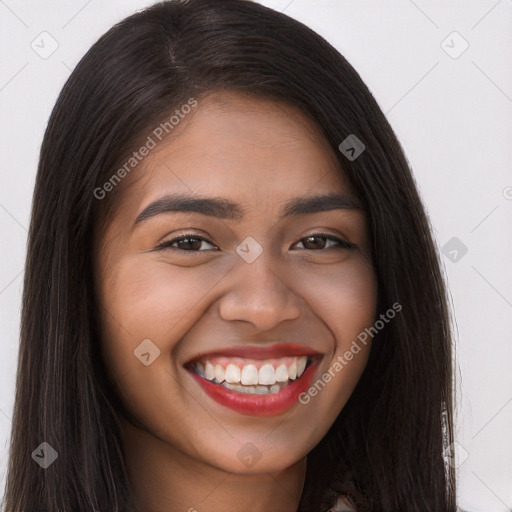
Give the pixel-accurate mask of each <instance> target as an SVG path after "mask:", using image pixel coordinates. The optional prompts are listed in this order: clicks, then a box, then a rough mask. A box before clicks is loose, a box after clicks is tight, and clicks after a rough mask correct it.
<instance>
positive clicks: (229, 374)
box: [224, 364, 240, 384]
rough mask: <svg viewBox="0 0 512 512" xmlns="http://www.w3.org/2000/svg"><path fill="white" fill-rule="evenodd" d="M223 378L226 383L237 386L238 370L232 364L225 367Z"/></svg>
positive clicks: (238, 380)
mask: <svg viewBox="0 0 512 512" xmlns="http://www.w3.org/2000/svg"><path fill="white" fill-rule="evenodd" d="M224 378H225V379H226V382H229V383H231V384H238V383H239V382H240V368H239V367H238V366H235V365H234V364H228V365H227V366H226V373H225V375H224Z"/></svg>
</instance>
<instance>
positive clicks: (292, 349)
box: [189, 343, 322, 364]
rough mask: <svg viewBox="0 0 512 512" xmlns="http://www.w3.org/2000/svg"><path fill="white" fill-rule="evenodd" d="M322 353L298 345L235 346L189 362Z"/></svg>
mask: <svg viewBox="0 0 512 512" xmlns="http://www.w3.org/2000/svg"><path fill="white" fill-rule="evenodd" d="M321 355H322V354H321V352H318V351H316V350H313V349H311V348H308V347H305V346H304V345H299V344H296V343H277V344H274V345H268V346H248V345H243V346H235V347H230V348H226V349H220V350H215V351H210V352H203V353H201V354H200V355H198V356H196V357H194V358H193V359H192V360H190V361H189V364H190V363H194V362H196V361H200V360H202V359H211V358H214V357H241V358H247V359H271V358H279V357H288V356H289V357H293V356H309V357H314V356H321Z"/></svg>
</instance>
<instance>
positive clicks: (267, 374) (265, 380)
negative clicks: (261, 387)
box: [258, 364, 276, 385]
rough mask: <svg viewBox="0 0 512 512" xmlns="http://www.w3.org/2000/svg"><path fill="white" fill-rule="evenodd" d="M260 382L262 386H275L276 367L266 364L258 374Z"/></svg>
mask: <svg viewBox="0 0 512 512" xmlns="http://www.w3.org/2000/svg"><path fill="white" fill-rule="evenodd" d="M258 382H259V383H260V384H265V385H268V384H275V383H276V379H275V377H274V367H273V366H272V365H271V364H264V365H263V366H262V367H261V368H260V371H259V372H258Z"/></svg>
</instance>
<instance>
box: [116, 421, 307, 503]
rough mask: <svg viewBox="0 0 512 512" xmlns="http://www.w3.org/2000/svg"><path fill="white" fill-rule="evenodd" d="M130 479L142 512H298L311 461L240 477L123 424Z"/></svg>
mask: <svg viewBox="0 0 512 512" xmlns="http://www.w3.org/2000/svg"><path fill="white" fill-rule="evenodd" d="M121 434H122V442H123V447H124V452H125V460H126V466H127V472H128V477H129V479H130V483H131V487H132V490H133V493H134V496H135V500H136V505H137V507H138V509H139V510H140V512H203V511H208V512H240V510H241V509H243V510H245V511H247V512H269V511H279V512H296V511H297V507H298V503H299V501H300V496H301V493H302V488H303V485H304V477H305V473H306V458H304V459H302V460H300V461H299V462H297V463H296V464H294V465H293V466H290V467H288V468H285V469H283V470H282V471H280V472H277V473H264V474H235V473H229V472H226V471H224V470H222V469H220V468H217V467H215V466H212V465H210V464H208V463H207V462H205V461H201V460H198V459H196V458H192V457H190V456H188V455H187V454H185V453H183V452H181V451H179V450H177V449H176V448H174V447H173V446H171V445H170V444H168V443H166V442H164V441H162V440H161V439H158V438H157V437H155V436H154V435H152V434H151V433H150V432H148V431H146V430H143V429H140V428H137V427H135V426H133V425H132V424H130V423H128V422H126V421H125V420H122V429H121Z"/></svg>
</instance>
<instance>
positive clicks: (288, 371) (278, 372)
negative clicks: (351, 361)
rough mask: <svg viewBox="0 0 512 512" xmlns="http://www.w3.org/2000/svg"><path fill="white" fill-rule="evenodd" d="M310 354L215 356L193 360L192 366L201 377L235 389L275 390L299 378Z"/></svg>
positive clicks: (267, 392) (265, 392)
mask: <svg viewBox="0 0 512 512" xmlns="http://www.w3.org/2000/svg"><path fill="white" fill-rule="evenodd" d="M312 361H313V358H312V357H308V356H300V357H282V358H273V359H264V360H257V359H253V360H250V359H249V360H248V359H242V358H226V357H215V358H211V359H203V360H200V361H196V362H195V363H194V364H193V365H192V370H193V371H194V372H195V373H196V374H197V375H199V376H200V377H202V378H203V379H205V380H207V381H209V382H212V383H214V384H217V385H219V386H222V387H224V388H226V389H229V390H231V391H234V392H237V393H251V394H257V395H266V394H269V393H270V394H277V393H279V392H280V391H281V390H282V389H283V388H285V387H286V386H288V385H289V384H291V383H292V382H293V381H295V380H297V379H299V378H300V377H301V376H302V375H303V374H304V372H305V370H306V368H308V367H309V366H310V365H311V363H312Z"/></svg>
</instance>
